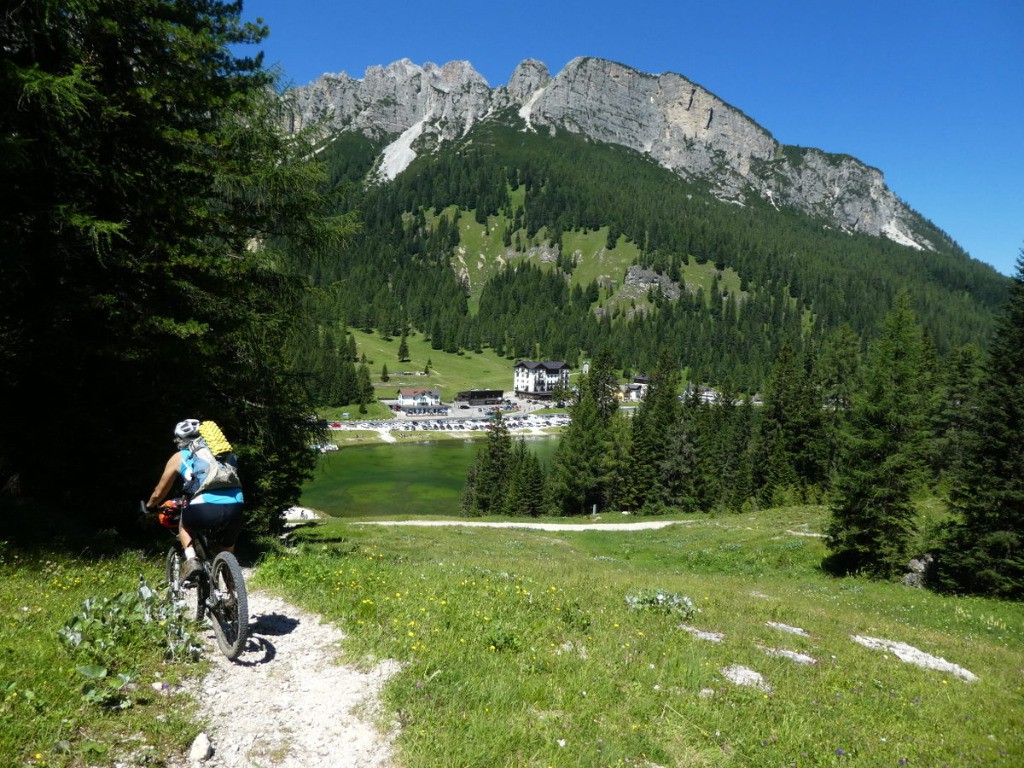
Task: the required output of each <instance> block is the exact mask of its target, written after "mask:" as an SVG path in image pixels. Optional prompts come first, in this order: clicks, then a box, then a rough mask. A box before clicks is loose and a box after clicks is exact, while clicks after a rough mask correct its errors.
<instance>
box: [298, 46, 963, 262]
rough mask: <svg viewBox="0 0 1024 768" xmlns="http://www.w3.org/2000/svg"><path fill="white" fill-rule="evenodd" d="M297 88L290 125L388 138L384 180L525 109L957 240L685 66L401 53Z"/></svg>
mask: <svg viewBox="0 0 1024 768" xmlns="http://www.w3.org/2000/svg"><path fill="white" fill-rule="evenodd" d="M290 98H291V100H292V111H291V115H290V118H289V121H288V125H287V127H288V129H290V130H293V131H294V130H298V129H300V128H302V127H305V126H309V125H317V126H318V127H319V128H320V129H321V130H323V131H325V133H333V132H337V131H342V132H344V131H358V132H360V133H363V134H364V135H366V136H368V137H371V138H373V139H376V140H387V141H389V142H390V143H389V144H388V146H387V147H386V149H385V150H384V152H383V153H382V155H381V158H380V161H379V163H378V167H377V174H378V176H379V177H380V178H382V179H385V180H390V179H393V178H395V176H397V175H398V174H399V173H401V172H402V171H403V170H405V168H407V167H408V165H409V163H411V162H412V160H413V159H415V157H416V156H417V155H418V154H419V153H422V152H432V151H434V150H436V149H437V148H438V147H439V146H440V145H441V144H443V143H445V142H450V141H453V140H456V139H459V138H462V137H465V136H466V135H467V134H468V133H469V132H470V131H471V129H472V128H473V126H474V125H475V124H476V123H478V122H479V121H483V120H501V121H503V122H509V121H511V120H518V121H519V122H520V125H521V129H522V130H526V131H534V132H541V131H544V130H546V131H549V132H553V131H556V130H559V129H563V130H567V131H569V132H572V133H577V134H580V135H583V136H586V137H587V138H589V139H592V140H595V141H600V142H605V143H610V144H616V145H619V146H623V147H627V148H629V149H632V150H634V151H636V152H639V153H640V154H643V155H646V156H648V157H650V158H651V159H652V160H654V161H655V162H657V163H659V164H661V165H662V166H664V167H666V168H668V169H670V170H671V171H672V172H674V173H676V174H677V175H679V176H680V177H682V178H687V179H700V180H704V181H707V182H708V183H710V184H711V186H712V188H713V190H714V192H715V194H716V196H718V197H719V198H720V199H723V200H726V201H729V202H732V203H735V204H739V205H743V204H744V203H745V200H746V196H747V195H750V194H754V195H756V196H758V197H760V198H761V199H763V200H766V201H768V202H769V203H770V204H772V205H773V206H775V207H780V206H781V207H789V208H793V209H796V210H798V211H800V212H802V213H805V214H808V215H811V216H814V217H816V218H819V219H822V220H823V221H824V222H826V223H827V224H829V225H830V226H833V227H835V228H837V229H840V230H843V231H847V232H861V233H865V234H868V235H872V236H876V237H885V238H887V239H889V240H892V241H893V242H896V243H899V244H901V245H905V246H908V247H911V248H914V249H916V250H919V251H936V250H938V249H939V248H944V247H946V248H948V247H956V245H955V243H953V242H952V240H949V239H948V238H946V237H945V235H943V234H941V233H939V234H938V236H937V235H936V231H935V230H934V227H932V226H925V225H928V222H926V221H925V220H924V219H923V217H921V216H920V214H918V213H917V212H915V211H913V210H912V209H911V208H910V207H909V206H907V205H906V204H905V203H904V202H903V201H901V200H900V199H899V198H898V197H897V196H896V195H895V193H894V192H892V190H890V189H889V188H888V186H886V184H885V180H884V176H883V173H882V171H881V170H879V169H877V168H873V167H871V166H868V165H866V164H865V163H862V162H861V161H860V160H857V159H856V158H854V157H852V156H850V155H845V154H831V153H826V152H824V151H822V150H819V149H815V148H803V147H794V146H790V145H784V144H782V143H781V142H779V141H778V140H776V139H775V137H774V136H773V135H772V134H771V133H770V132H769V131H768V130H767V129H765V128H764V127H762V126H761V125H759V124H758V123H757V122H756V121H755V120H753V119H752V118H750V117H749V116H747V115H746V114H745V113H743V112H742V111H741V110H740V109H738V108H737V107H735V106H732V105H731V104H729V103H727V102H726V101H724V100H723V99H721V98H720V97H718V96H717V95H715V94H714V93H712V92H710V91H708V90H707V89H705V88H703V87H702V86H700V85H698V84H696V83H694V82H692V81H690V80H689V79H687V78H686V77H684V76H683V75H679V74H676V73H671V72H669V73H663V74H660V75H654V74H650V73H644V72H641V71H639V70H637V69H634V68H632V67H629V66H627V65H625V64H619V63H616V62H612V61H607V60H604V59H599V58H594V57H586V56H581V57H577V58H575V59H573V60H572V61H570V62H569V63H568V64H566V65H565V67H563V69H562V70H561V71H560V72H559V73H558V74H557V75H555V76H554V77H552V76H551V74H550V72H549V71H548V69H547V67H546V66H545V65H544V64H543V63H542V62H539V61H537V60H535V59H525V60H524V61H522V62H521V63H520V64H519V65H518V66H517V67H516V69H515V70H514V71H513V73H512V75H511V77H510V78H509V82H508V83H507V84H506V85H503V86H498V87H496V88H491V87H490V85H489V84H488V83H487V81H486V80H485V79H484V78H483V76H481V75H480V74H479V73H478V72H477V71H476V70H475V69H474V68H473V66H472V64H471V63H470V62H468V61H452V62H448V63H447V64H444V65H442V66H438V65H436V64H433V63H427V64H424V65H423V66H419V65H417V64H414V63H413V62H411V61H410V60H409V59H401V60H399V61H396V62H393V63H391V64H389V65H387V66H373V67H369V68H368V69H367V70H366V72H365V74H364V77H363V78H362V79H356V78H352V77H350V76H349V75H348V74H347V73H344V72H342V73H340V74H325V75H323V76H321V77H320V78H318V79H317V80H316V81H314V82H312V83H310V84H308V85H306V86H301V87H298V88H295V89H293V90H292V91H291V92H290ZM937 237H942V238H944V239H946V240H947V242H936V240H937Z"/></svg>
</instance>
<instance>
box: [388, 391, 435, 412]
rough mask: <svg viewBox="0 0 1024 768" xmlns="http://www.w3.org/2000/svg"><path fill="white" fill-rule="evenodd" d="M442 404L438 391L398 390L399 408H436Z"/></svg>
mask: <svg viewBox="0 0 1024 768" xmlns="http://www.w3.org/2000/svg"><path fill="white" fill-rule="evenodd" d="M440 404H441V393H440V392H438V391H437V390H436V389H400V390H398V407H399V408H401V409H402V410H405V409H407V408H436V407H437V406H439V405H440Z"/></svg>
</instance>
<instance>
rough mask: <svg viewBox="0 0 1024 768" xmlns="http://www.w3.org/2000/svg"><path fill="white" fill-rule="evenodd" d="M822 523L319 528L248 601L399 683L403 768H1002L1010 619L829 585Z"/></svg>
mask: <svg viewBox="0 0 1024 768" xmlns="http://www.w3.org/2000/svg"><path fill="white" fill-rule="evenodd" d="M614 522H621V520H619V519H616V520H615V521H614ZM823 522H824V520H823V510H822V509H820V508H786V509H776V510H770V511H768V512H765V513H762V514H759V515H756V516H743V517H717V518H716V517H700V518H690V519H685V520H680V521H679V523H678V525H674V526H672V527H669V528H666V529H663V530H657V531H638V532H628V533H626V532H612V531H609V532H575V531H573V532H571V531H569V530H566V531H565V532H564V533H563V532H556V533H550V532H539V531H530V530H494V529H480V528H387V527H374V526H361V525H356V524H352V523H341V522H337V521H331V522H330V523H328V524H325V525H323V526H322V527H318V528H312V529H306V530H305V531H303V532H301V534H300V540H299V543H298V545H297V546H296V548H295V550H294V551H293V552H291V553H289V554H287V555H281V556H275V557H273V558H271V559H270V560H269V561H268V562H267V563H265V565H264V566H263V567H262V569H261V571H260V573H259V579H260V581H261V583H263V584H265V585H268V586H272V587H273V588H274V589H279V590H282V591H283V592H284V593H285V594H287V595H288V596H289V598H290V599H293V600H295V601H297V602H299V603H302V604H303V605H305V606H306V607H309V608H311V609H313V610H316V611H318V612H321V613H323V614H325V615H326V616H328V617H329V618H331V619H333V620H336V621H339V622H340V623H341V625H342V626H343V627H344V628H345V631H346V632H348V633H349V640H348V641H347V643H346V654H345V655H346V658H348V659H349V660H350V661H354V662H358V663H363V662H362V661H361V660H366V659H379V658H385V657H390V658H395V659H398V660H399V661H401V662H402V663H403V664H404V665H405V667H404V671H403V672H402V673H401V674H400V675H399V676H398V677H397V678H396V679H395V680H393V681H392V682H391V683H390V684H389V687H388V688H387V689H386V691H385V702H386V705H387V707H388V712H387V714H386V715H385V720H388V721H390V720H393V719H395V718H397V720H398V722H400V723H401V725H402V728H401V733H400V735H399V737H398V745H399V749H400V752H401V760H402V761H403V765H407V766H436V765H462V766H470V765H474V766H548V765H555V766H604V765H607V766H625V765H648V766H654V765H659V766H698V765H707V766H711V765H715V766H721V765H735V766H744V767H746V766H780V765H844V764H848V763H849V764H857V765H866V766H898V765H913V766H942V765H966V764H975V763H980V762H984V763H985V764H990V765H1006V766H1011V765H1018V764H1020V762H1021V761H1022V760H1024V732H1022V730H1021V729H1020V728H1019V723H1020V722H1021V717H1022V715H1024V703H1022V702H1024V698H1022V693H1024V672H1022V670H1024V608H1022V607H1021V606H1020V605H1016V604H1009V603H997V602H994V601H986V600H977V599H963V598H949V597H940V596H937V595H934V594H931V593H927V592H923V591H920V590H915V589H910V588H907V587H904V586H901V585H896V584H878V583H872V582H867V581H863V580H860V579H843V580H835V579H831V578H828V577H826V576H824V575H822V573H821V572H820V571H819V568H818V564H819V562H820V561H821V558H822V556H823V555H824V553H825V550H824V546H823V544H822V541H821V539H820V537H819V536H818V535H817V534H818V532H820V530H821V527H822V525H823ZM659 596H660V597H659ZM688 603H689V604H692V606H693V613H692V614H690V613H689V609H688ZM855 636H857V637H860V638H861V639H862V641H865V642H866V641H868V640H874V641H886V642H890V643H904V644H907V645H908V646H912V647H913V648H915V649H918V650H919V651H920V652H921V653H922V654H926V655H927V657H926V660H927V661H929V662H930V663H931V664H932V665H933V666H938V667H939V668H938V669H933V668H928V667H922V666H917V665H914V664H910V663H906V662H904V661H901V660H900V659H899V658H898V657H897V656H896V655H895V651H901V652H902V651H903V650H904V649H902V648H901V647H900V646H898V645H889V646H888V648H889V650H888V651H879V650H872V649H870V648H868V647H865V645H862V644H861V643H860V642H858V641H855V640H854V639H853V638H854V637H855ZM894 649H895V650H894ZM972 676H977V679H976V680H972V681H968V678H969V677H972Z"/></svg>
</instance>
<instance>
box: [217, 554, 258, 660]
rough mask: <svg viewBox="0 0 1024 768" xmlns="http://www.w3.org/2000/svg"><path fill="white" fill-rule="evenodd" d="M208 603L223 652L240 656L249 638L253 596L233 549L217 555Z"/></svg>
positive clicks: (231, 656) (231, 655)
mask: <svg viewBox="0 0 1024 768" xmlns="http://www.w3.org/2000/svg"><path fill="white" fill-rule="evenodd" d="M208 604H209V608H210V617H211V618H212V619H213V632H214V634H215V635H216V636H217V645H218V646H220V650H221V653H223V654H224V655H225V656H227V657H228V658H229V659H237V658H238V657H239V656H240V655H241V653H242V651H243V650H244V649H245V643H246V641H247V640H248V639H249V596H248V593H247V592H246V590H245V578H244V577H243V576H242V567H241V566H240V565H239V564H238V560H236V559H235V556H234V555H233V554H231V553H230V552H221V553H220V554H218V555H217V556H216V557H215V558H213V567H212V568H211V572H210V595H209V600H208Z"/></svg>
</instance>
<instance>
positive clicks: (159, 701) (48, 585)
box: [0, 541, 202, 768]
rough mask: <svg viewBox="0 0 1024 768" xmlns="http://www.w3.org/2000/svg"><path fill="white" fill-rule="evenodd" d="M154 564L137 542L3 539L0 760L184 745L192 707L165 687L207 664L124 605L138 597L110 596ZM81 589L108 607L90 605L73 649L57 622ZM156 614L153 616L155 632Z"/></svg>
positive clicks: (86, 761) (154, 577)
mask: <svg viewBox="0 0 1024 768" xmlns="http://www.w3.org/2000/svg"><path fill="white" fill-rule="evenodd" d="M108 544H111V545H112V546H111V547H110V551H115V546H114V544H113V543H111V542H108ZM161 573H162V559H161V558H158V557H155V556H152V557H151V556H140V554H139V553H138V552H128V553H122V554H120V555H115V554H111V555H103V554H97V552H95V551H84V552H82V554H80V555H69V554H68V553H67V552H66V551H64V550H54V549H49V548H39V549H36V548H32V549H28V550H26V549H15V548H13V547H9V546H7V545H6V544H5V543H4V542H2V541H0V765H3V766H5V767H6V766H39V767H40V768H42V767H44V766H86V765H88V766H104V765H112V764H114V763H115V762H116V761H119V760H120V761H122V762H121V763H120V764H122V765H124V764H130V765H148V764H152V765H162V764H164V763H162V762H158V761H157V759H158V758H159V759H160V760H162V758H163V756H166V755H181V754H183V753H187V751H188V745H189V743H190V741H191V739H192V738H194V737H195V735H196V732H197V731H196V728H197V725H198V724H197V723H195V722H194V715H195V708H194V707H193V706H192V704H191V703H190V702H188V701H187V700H183V699H182V698H181V697H175V699H174V702H173V704H170V703H169V701H168V699H167V692H169V691H170V690H172V688H173V686H175V685H177V684H178V683H179V682H180V681H181V679H182V678H183V676H186V675H192V674H195V673H196V672H197V671H198V670H199V669H202V666H201V665H198V666H197V665H196V664H194V663H192V662H191V661H187V660H185V659H179V660H177V661H170V660H168V659H165V657H164V653H163V648H162V646H161V644H160V642H159V637H155V636H154V635H153V634H152V633H150V632H147V631H140V628H139V625H138V623H137V622H135V621H134V620H133V619H132V618H131V617H129V616H127V615H126V614H128V613H134V612H135V611H136V610H137V609H138V608H139V606H140V603H139V602H131V603H118V602H117V600H116V596H117V595H121V596H126V597H131V596H132V595H134V594H136V592H137V590H138V587H139V578H140V576H141V577H144V578H145V579H146V580H147V582H148V583H149V584H151V585H154V586H155V585H156V584H157V583H158V581H159V579H160V577H161V576H160V574H161ZM86 600H92V601H93V603H94V604H95V603H100V602H103V603H104V605H106V606H107V607H109V608H110V610H107V611H105V612H103V617H104V619H106V621H103V622H101V621H99V615H98V613H97V612H96V611H94V612H93V614H92V615H91V618H92V620H94V621H95V622H96V623H95V624H94V627H93V629H94V630H95V631H94V632H92V633H91V634H90V633H85V634H86V635H87V636H88V637H89V638H91V642H86V643H85V644H83V646H80V647H79V649H78V650H77V651H76V650H72V649H70V648H69V647H68V646H67V645H66V644H64V643H62V642H61V640H60V637H59V635H58V633H59V632H60V630H61V629H62V628H63V627H64V626H65V625H66V624H68V622H69V621H70V620H71V619H72V618H73V617H76V616H81V615H82V614H83V602H84V601H86ZM106 601H112V603H113V605H110V604H108V603H107V602H106ZM97 607H98V608H102V606H97ZM86 619H87V620H88V619H89V617H86ZM159 621H160V620H158V621H157V622H153V623H152V626H151V627H150V629H157V631H158V634H159V633H160V632H163V631H164V630H165V627H158V626H157V625H158V624H159ZM101 625H102V626H101ZM89 646H92V647H89ZM104 646H105V647H104ZM100 659H102V661H103V664H102V665H100V664H97V662H98V661H99V660H100ZM94 667H98V669H94ZM100 670H102V671H103V672H104V674H103V675H102V676H101V675H100ZM121 675H124V677H120V676H121ZM154 684H156V686H157V687H158V688H159V690H158V689H157V688H154ZM165 685H166V686H168V687H166V688H165ZM126 757H127V759H128V763H124V762H123V761H124V760H125V759H126Z"/></svg>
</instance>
